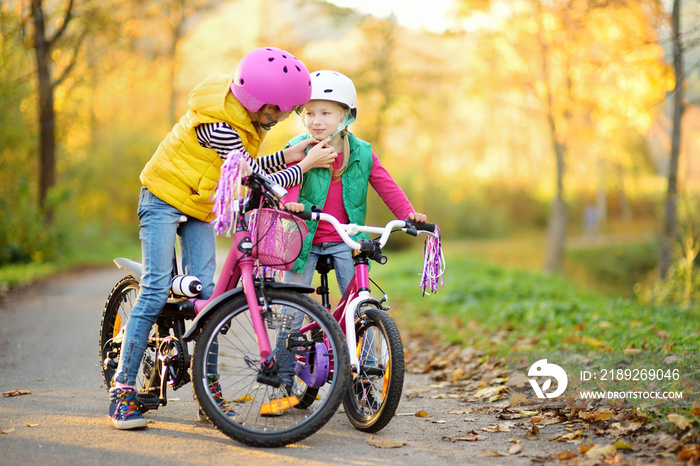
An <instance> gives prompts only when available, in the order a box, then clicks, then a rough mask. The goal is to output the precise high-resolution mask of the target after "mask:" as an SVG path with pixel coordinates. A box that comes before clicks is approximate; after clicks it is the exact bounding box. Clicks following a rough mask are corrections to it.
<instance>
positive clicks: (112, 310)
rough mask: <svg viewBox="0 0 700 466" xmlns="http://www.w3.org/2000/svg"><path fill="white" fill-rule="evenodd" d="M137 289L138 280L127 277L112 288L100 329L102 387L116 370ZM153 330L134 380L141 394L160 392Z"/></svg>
mask: <svg viewBox="0 0 700 466" xmlns="http://www.w3.org/2000/svg"><path fill="white" fill-rule="evenodd" d="M139 290H140V286H139V281H138V280H137V279H136V278H134V277H133V276H131V275H127V276H126V277H124V278H122V279H121V280H120V281H119V282H118V283H117V284H116V285H115V286H114V288H113V289H112V292H111V294H110V295H109V298H108V299H107V304H106V305H105V308H104V312H103V313H102V324H101V326H100V367H101V368H102V377H103V380H104V384H105V387H107V389H109V388H110V387H111V386H112V381H113V378H114V374H115V372H116V371H117V363H118V362H119V353H120V352H121V344H122V339H123V337H124V329H125V327H126V323H127V321H128V320H129V316H130V315H131V310H132V309H133V307H134V303H135V302H136V298H137V297H138V294H139ZM155 335H157V327H156V325H154V326H153V328H152V329H151V336H150V337H149V341H148V345H147V347H146V351H145V352H144V355H143V360H142V363H141V368H140V369H139V373H138V377H137V379H136V389H137V391H139V392H141V393H152V392H156V390H160V374H159V373H158V364H157V357H156V352H157V350H158V348H157V346H156V341H155Z"/></svg>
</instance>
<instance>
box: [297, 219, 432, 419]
mask: <svg viewBox="0 0 700 466" xmlns="http://www.w3.org/2000/svg"><path fill="white" fill-rule="evenodd" d="M296 215H298V216H299V217H301V218H303V219H305V220H314V221H325V222H329V223H330V224H331V225H333V227H334V228H335V229H336V231H337V232H338V233H339V234H340V236H341V238H342V239H343V241H344V242H345V244H347V245H348V246H350V247H351V248H352V249H354V250H355V252H354V262H355V275H354V277H353V278H352V280H351V282H350V285H349V286H348V289H347V290H345V293H344V294H343V297H342V299H341V301H340V303H339V304H338V306H337V308H336V309H335V311H332V310H331V305H330V299H329V295H330V292H329V288H328V273H329V272H330V271H331V270H332V269H333V257H332V256H321V257H319V258H318V262H317V264H316V271H317V272H319V273H320V276H321V286H320V287H319V288H318V289H317V290H316V291H317V293H318V294H320V295H321V298H322V303H323V306H324V307H325V308H326V309H327V310H328V311H329V312H332V314H333V318H334V319H335V320H336V321H338V323H339V324H340V325H341V327H342V329H343V331H344V333H345V337H346V339H347V346H348V348H349V353H348V354H349V360H350V366H351V371H352V380H351V382H350V384H349V386H348V390H347V392H346V394H345V399H344V401H343V404H344V407H345V413H346V415H347V417H348V419H349V420H350V422H351V423H352V425H353V426H355V428H357V429H358V430H361V431H363V432H378V431H379V430H381V429H383V428H384V427H385V426H386V425H387V424H388V423H389V422H390V421H391V419H392V418H393V416H394V414H395V413H396V408H397V407H398V405H399V400H400V399H401V393H402V391H403V379H404V355H403V344H402V343H401V335H400V333H399V329H398V327H397V326H396V323H395V322H394V320H393V319H392V318H391V317H390V316H389V314H388V313H387V311H388V310H389V306H388V305H387V299H388V298H387V295H386V293H384V291H383V290H381V288H379V286H378V285H377V284H376V283H375V282H374V281H373V280H372V279H371V278H370V277H369V262H370V261H371V260H373V261H375V262H377V263H379V264H382V265H383V264H386V262H387V257H386V256H385V255H384V254H383V253H382V249H383V248H384V246H385V244H386V243H387V241H388V239H389V237H390V235H391V234H392V233H393V232H395V231H402V232H404V233H407V234H410V235H412V236H418V235H419V234H426V235H428V236H429V240H428V241H426V244H425V246H426V247H425V256H424V268H423V278H422V279H421V286H422V287H423V289H424V290H426V289H430V290H432V291H435V290H436V289H437V284H438V281H440V282H441V280H442V278H441V277H442V273H443V272H444V258H443V257H442V248H441V246H440V236H439V231H440V230H439V228H437V227H436V225H435V224H433V223H414V222H412V221H410V220H392V221H390V222H389V223H387V224H386V226H384V227H373V226H361V225H354V224H342V223H340V222H339V221H338V220H337V219H336V218H335V217H334V216H332V215H329V214H326V213H320V212H313V211H312V212H308V211H307V212H301V213H299V214H296ZM359 232H367V233H370V234H378V235H380V236H379V237H378V238H377V239H374V240H370V241H365V240H360V241H359V242H357V241H354V240H353V239H352V238H351V235H355V234H357V233H359ZM372 284H374V285H375V286H376V287H377V288H379V290H380V291H381V292H382V294H383V297H382V298H381V299H377V298H375V297H373V296H372V294H371V289H372V287H371V285H372ZM313 326H314V325H313V324H312V325H307V326H303V327H302V328H301V330H300V332H302V333H304V332H307V331H309V330H312V328H313ZM336 360H337V358H336ZM301 382H303V381H301ZM301 385H302V386H303V383H301ZM295 392H297V393H298V394H297V396H298V397H299V398H300V405H302V406H309V405H311V404H312V403H314V401H315V397H316V396H317V389H316V388H313V387H306V389H300V388H297V389H295Z"/></svg>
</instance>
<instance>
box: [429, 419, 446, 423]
mask: <svg viewBox="0 0 700 466" xmlns="http://www.w3.org/2000/svg"><path fill="white" fill-rule="evenodd" d="M430 422H432V423H433V424H445V423H446V422H447V421H444V420H442V419H440V420H437V419H435V420H432V421H430Z"/></svg>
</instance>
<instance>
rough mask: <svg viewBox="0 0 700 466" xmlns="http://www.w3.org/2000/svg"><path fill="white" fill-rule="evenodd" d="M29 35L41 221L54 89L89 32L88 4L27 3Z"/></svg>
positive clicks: (52, 151)
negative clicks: (35, 97) (35, 102)
mask: <svg viewBox="0 0 700 466" xmlns="http://www.w3.org/2000/svg"><path fill="white" fill-rule="evenodd" d="M29 14H30V19H31V25H32V28H33V32H32V43H31V46H32V48H33V50H34V55H35V57H36V77H37V90H38V95H39V96H38V112H37V114H38V121H39V160H40V164H39V167H40V168H39V205H40V206H41V207H42V208H43V209H45V212H46V217H45V219H46V220H47V221H48V222H50V221H51V219H52V213H51V207H50V206H48V205H47V203H46V198H47V195H48V193H49V190H50V189H51V188H52V187H53V186H54V185H55V183H56V107H55V100H54V94H55V92H56V88H57V87H58V86H60V85H61V83H62V82H63V81H64V80H65V79H66V78H67V77H68V76H69V75H70V73H71V71H72V70H73V68H74V66H75V64H76V62H77V61H78V56H79V54H80V50H81V47H82V45H83V42H84V40H85V38H86V37H87V34H88V32H89V29H88V27H87V26H86V24H87V22H86V21H84V20H86V19H88V17H89V14H90V4H89V2H87V1H86V2H84V3H83V4H81V5H77V4H76V3H75V1H74V0H68V2H67V4H65V5H64V6H63V7H62V9H57V10H53V9H51V8H47V5H46V4H45V3H44V2H43V1H42V0H31V8H30V10H29ZM64 51H65V52H67V54H68V56H69V58H68V59H67V60H61V61H62V62H63V63H61V68H60V69H58V70H55V69H54V68H55V65H56V64H57V63H56V61H57V58H59V57H60V56H61V55H62V54H63V52H64Z"/></svg>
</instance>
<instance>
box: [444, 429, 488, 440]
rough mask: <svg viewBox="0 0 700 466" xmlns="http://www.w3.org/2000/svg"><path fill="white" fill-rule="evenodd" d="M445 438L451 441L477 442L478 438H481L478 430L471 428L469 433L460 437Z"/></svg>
mask: <svg viewBox="0 0 700 466" xmlns="http://www.w3.org/2000/svg"><path fill="white" fill-rule="evenodd" d="M442 439H443V440H449V441H451V442H476V441H478V440H481V438H480V437H479V434H478V432H476V431H474V430H470V431H469V432H468V433H467V435H462V436H460V437H447V436H445V437H443V438H442Z"/></svg>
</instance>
